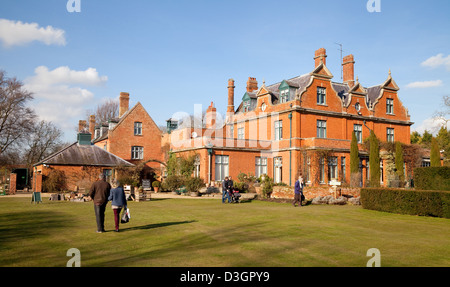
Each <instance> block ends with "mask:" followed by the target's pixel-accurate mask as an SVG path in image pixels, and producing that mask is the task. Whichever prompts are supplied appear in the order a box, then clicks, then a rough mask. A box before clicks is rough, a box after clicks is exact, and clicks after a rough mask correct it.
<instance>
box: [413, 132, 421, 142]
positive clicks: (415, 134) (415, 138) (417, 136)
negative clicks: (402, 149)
mask: <svg viewBox="0 0 450 287" xmlns="http://www.w3.org/2000/svg"><path fill="white" fill-rule="evenodd" d="M421 140H422V136H421V135H420V134H419V133H418V132H413V133H412V134H411V144H418V143H420V141H421Z"/></svg>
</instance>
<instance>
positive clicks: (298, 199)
mask: <svg viewBox="0 0 450 287" xmlns="http://www.w3.org/2000/svg"><path fill="white" fill-rule="evenodd" d="M303 186H304V183H303V177H302V176H301V175H300V176H299V177H298V180H297V181H296V182H295V197H294V202H293V203H292V204H293V205H294V207H296V206H295V204H296V203H298V204H299V206H302V198H303Z"/></svg>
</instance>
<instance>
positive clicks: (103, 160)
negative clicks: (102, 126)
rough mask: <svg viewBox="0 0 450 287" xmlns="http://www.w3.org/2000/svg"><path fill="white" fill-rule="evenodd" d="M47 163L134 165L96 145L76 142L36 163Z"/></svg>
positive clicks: (108, 165) (110, 165)
mask: <svg viewBox="0 0 450 287" xmlns="http://www.w3.org/2000/svg"><path fill="white" fill-rule="evenodd" d="M41 164H47V165H74V166H105V167H114V166H120V165H122V166H134V165H133V164H131V163H129V162H128V161H126V160H123V159H121V158H120V157H118V156H115V155H114V154H112V153H110V152H108V151H106V150H104V149H102V148H100V147H98V146H96V145H80V144H78V142H76V143H73V144H71V145H69V146H68V147H66V148H64V149H62V150H60V151H58V152H55V153H54V154H52V155H50V156H49V157H47V158H46V159H44V160H42V161H40V162H38V163H36V164H35V165H34V166H38V165H41Z"/></svg>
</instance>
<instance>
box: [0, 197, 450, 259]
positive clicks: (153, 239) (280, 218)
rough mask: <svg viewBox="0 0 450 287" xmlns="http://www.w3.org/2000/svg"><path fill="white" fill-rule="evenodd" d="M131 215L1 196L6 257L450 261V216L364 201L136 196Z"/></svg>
mask: <svg viewBox="0 0 450 287" xmlns="http://www.w3.org/2000/svg"><path fill="white" fill-rule="evenodd" d="M129 207H130V211H131V216H132V218H131V221H130V223H128V224H125V225H122V231H121V232H120V233H116V232H112V230H113V228H114V220H113V216H112V210H111V209H110V205H109V206H108V209H107V212H106V229H107V231H109V232H106V233H102V234H97V233H96V232H95V230H96V224H95V216H94V209H93V205H92V203H70V202H50V201H48V199H44V203H43V204H39V205H32V204H30V199H27V198H1V199H0V218H1V220H0V266H1V267H4V266H39V267H41V266H45V267H47V266H48V267H53V266H56V267H64V266H66V263H67V261H68V260H69V259H70V258H69V257H66V252H67V250H69V249H70V248H77V249H79V250H80V252H81V266H83V267H87V266H114V267H116V266H119V267H120V266H173V267H175V266H177V267H178V266H181V267H191V266H212V267H222V266H231V267H252V266H255V267H260V266H264V267H272V266H356V267H364V266H366V263H367V261H368V260H369V259H370V258H368V257H366V253H367V250H368V249H370V248H378V249H379V250H380V252H381V265H382V266H450V220H448V219H440V218H427V217H417V216H406V215H396V214H389V213H382V212H376V211H369V210H364V209H362V208H361V207H355V206H306V207H303V208H293V207H292V206H291V205H289V204H280V203H270V202H261V201H253V202H249V203H241V204H235V205H229V204H225V205H224V204H222V203H221V202H220V200H217V199H211V200H210V199H202V200H195V199H159V200H153V201H151V202H141V203H136V202H131V203H130V204H129Z"/></svg>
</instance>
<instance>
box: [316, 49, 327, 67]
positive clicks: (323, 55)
mask: <svg viewBox="0 0 450 287" xmlns="http://www.w3.org/2000/svg"><path fill="white" fill-rule="evenodd" d="M314 60H315V62H316V66H315V67H316V68H317V67H318V66H319V65H320V62H323V64H324V65H325V66H326V65H327V50H325V48H320V49H319V50H317V51H316V53H315V55H314Z"/></svg>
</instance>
